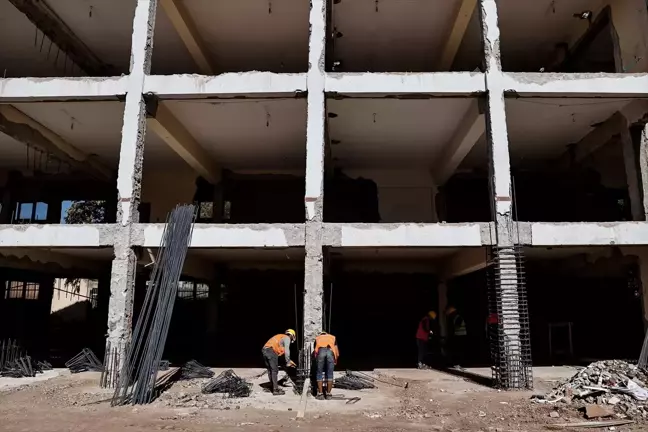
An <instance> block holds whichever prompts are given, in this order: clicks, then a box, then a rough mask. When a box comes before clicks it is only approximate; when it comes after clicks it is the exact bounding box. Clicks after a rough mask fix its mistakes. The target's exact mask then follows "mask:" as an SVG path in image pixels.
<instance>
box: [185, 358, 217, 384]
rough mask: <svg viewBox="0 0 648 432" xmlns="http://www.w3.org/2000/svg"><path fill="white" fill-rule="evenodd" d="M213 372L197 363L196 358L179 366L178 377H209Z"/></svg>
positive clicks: (186, 378) (187, 378) (188, 378)
mask: <svg viewBox="0 0 648 432" xmlns="http://www.w3.org/2000/svg"><path fill="white" fill-rule="evenodd" d="M213 376H214V372H213V371H211V370H209V368H206V367H205V366H203V365H201V364H200V363H198V362H197V361H196V360H189V361H188V362H187V363H185V364H184V365H182V368H180V379H181V380H190V379H195V378H211V377H213Z"/></svg>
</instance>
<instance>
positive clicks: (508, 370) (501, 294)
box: [488, 246, 533, 390]
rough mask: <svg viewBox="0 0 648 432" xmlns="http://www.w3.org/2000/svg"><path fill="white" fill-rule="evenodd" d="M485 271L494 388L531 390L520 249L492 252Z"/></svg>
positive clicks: (524, 290)
mask: <svg viewBox="0 0 648 432" xmlns="http://www.w3.org/2000/svg"><path fill="white" fill-rule="evenodd" d="M490 255H491V257H490V259H489V261H490V263H491V264H493V265H491V266H490V268H489V271H488V306H489V311H488V312H489V314H490V315H491V316H493V317H496V322H495V323H493V324H491V325H489V332H488V333H489V334H488V337H489V342H490V349H491V361H492V365H493V366H492V375H493V381H494V383H495V385H496V386H497V387H500V388H503V389H509V390H513V389H532V388H533V370H532V365H531V331H530V327H529V305H528V301H527V294H526V282H525V273H524V262H523V257H524V255H523V252H522V248H521V247H519V246H513V247H503V248H492V250H491V252H490Z"/></svg>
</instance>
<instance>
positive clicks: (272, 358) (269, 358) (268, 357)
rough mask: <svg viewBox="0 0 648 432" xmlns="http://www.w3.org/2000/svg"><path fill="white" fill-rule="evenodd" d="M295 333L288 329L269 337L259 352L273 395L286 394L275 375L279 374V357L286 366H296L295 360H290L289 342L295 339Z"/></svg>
mask: <svg viewBox="0 0 648 432" xmlns="http://www.w3.org/2000/svg"><path fill="white" fill-rule="evenodd" d="M296 337H297V334H296V333H295V330H293V329H288V330H286V333H284V334H278V335H275V336H273V337H271V338H270V340H268V342H266V344H265V345H264V346H263V350H261V353H262V354H263V361H264V362H265V365H266V368H268V378H269V379H270V384H271V385H272V394H273V395H275V396H279V395H283V394H286V392H284V391H283V390H281V389H280V388H279V384H278V382H277V376H278V375H279V357H282V356H283V358H284V360H285V364H286V367H296V365H295V362H293V361H292V360H290V344H291V343H292V342H294V341H295V338H296Z"/></svg>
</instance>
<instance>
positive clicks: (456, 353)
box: [446, 306, 468, 368]
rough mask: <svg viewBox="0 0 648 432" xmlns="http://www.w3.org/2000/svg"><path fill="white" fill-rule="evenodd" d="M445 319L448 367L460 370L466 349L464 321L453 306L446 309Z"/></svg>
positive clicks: (466, 339) (466, 335) (466, 336)
mask: <svg viewBox="0 0 648 432" xmlns="http://www.w3.org/2000/svg"><path fill="white" fill-rule="evenodd" d="M446 319H447V322H448V327H447V328H448V335H449V339H448V348H449V357H450V358H449V360H450V365H451V366H454V367H457V368H460V367H461V366H463V363H464V361H465V355H466V349H467V341H468V332H467V331H466V321H465V320H464V319H463V317H462V316H461V315H459V312H458V311H457V309H456V308H455V307H453V306H449V307H448V309H446Z"/></svg>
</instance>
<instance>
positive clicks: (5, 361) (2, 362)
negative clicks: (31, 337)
mask: <svg viewBox="0 0 648 432" xmlns="http://www.w3.org/2000/svg"><path fill="white" fill-rule="evenodd" d="M24 354H25V353H24V351H23V350H22V349H21V348H20V345H18V342H17V341H16V340H15V339H13V340H12V339H7V340H3V341H2V343H1V344H0V371H2V370H4V369H5V368H6V367H8V366H9V365H10V364H11V365H13V363H14V361H15V360H17V359H18V358H20V357H22V356H23V355H24Z"/></svg>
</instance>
